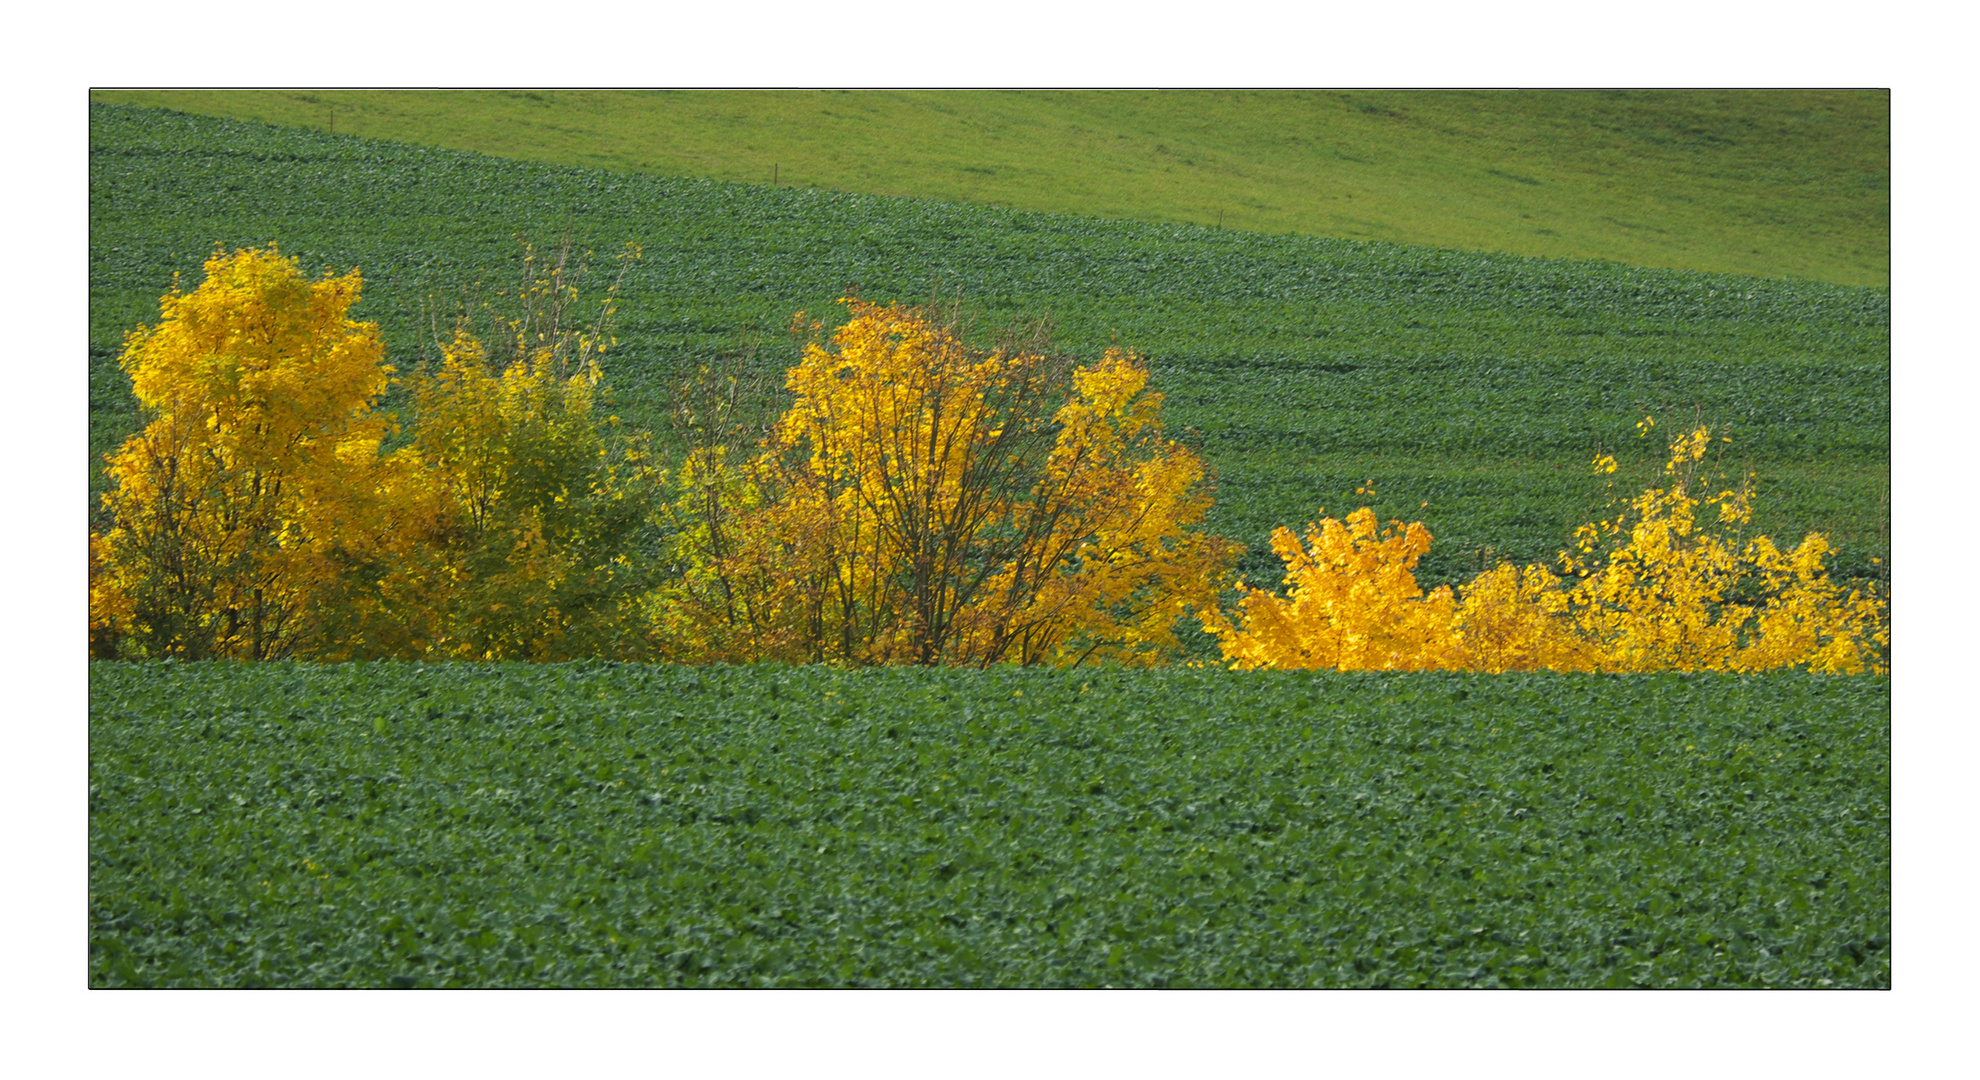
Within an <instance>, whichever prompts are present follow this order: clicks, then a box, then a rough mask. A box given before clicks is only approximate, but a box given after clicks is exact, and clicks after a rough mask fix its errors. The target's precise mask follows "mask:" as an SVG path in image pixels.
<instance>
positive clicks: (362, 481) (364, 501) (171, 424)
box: [90, 246, 409, 659]
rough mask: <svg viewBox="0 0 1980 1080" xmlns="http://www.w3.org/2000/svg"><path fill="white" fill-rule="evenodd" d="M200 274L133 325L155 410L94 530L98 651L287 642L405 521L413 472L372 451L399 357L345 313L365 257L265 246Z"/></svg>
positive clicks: (141, 394)
mask: <svg viewBox="0 0 1980 1080" xmlns="http://www.w3.org/2000/svg"><path fill="white" fill-rule="evenodd" d="M205 272H206V277H205V280H204V281H202V282H201V283H200V285H199V287H198V288H196V289H194V290H193V291H192V292H183V291H181V290H180V289H179V288H178V287H177V286H176V285H175V286H174V288H173V290H172V291H171V292H170V293H169V294H167V295H166V296H165V297H164V298H163V299H162V300H161V301H160V309H161V310H160V320H159V323H158V325H157V326H155V327H140V328H139V329H137V330H136V331H133V332H132V333H131V334H130V335H129V336H128V337H127V339H126V341H125V349H124V355H123V359H122V364H123V367H124V370H125V371H126V372H128V373H129V374H130V376H131V384H132V389H133V390H134V392H135V393H136V396H137V398H138V401H139V402H140V403H141V404H142V405H143V406H144V408H145V409H146V410H147V412H148V413H149V414H150V417H151V419H150V421H149V423H147V424H146V426H145V428H144V430H143V431H142V432H140V433H139V434H137V435H134V436H132V437H131V438H130V439H129V440H128V441H127V442H126V443H125V444H124V445H123V447H122V448H120V449H119V450H118V451H117V452H116V453H115V454H113V455H111V458H110V463H109V470H108V472H109V478H110V481H111V488H110V490H109V491H107V492H106V493H105V494H104V496H103V506H104V510H105V514H106V517H107V518H108V521H109V527H108V528H107V530H106V531H105V532H104V533H102V534H101V535H96V534H92V535H91V537H90V567H91V580H90V623H91V649H92V654H93V655H119V656H155V657H156V656H171V657H179V658H183V659H201V658H206V657H231V658H240V659H272V658H277V657H284V656H289V655H292V654H294V653H296V652H297V650H298V649H299V648H303V647H305V646H306V645H307V644H308V643H310V642H312V641H314V640H315V639H316V638H318V637H319V636H320V634H321V633H322V631H323V626H324V621H325V619H326V618H328V617H331V615H332V613H333V609H335V608H336V607H338V605H337V604H334V603H327V602H326V597H328V596H330V595H331V594H332V593H334V592H336V591H337V590H338V589H339V588H340V586H341V583H342V578H343V573H344V570H345V568H346V567H347V566H348V565H349V564H350V563H351V562H352V561H353V560H363V559H370V558H375V557H377V556H378V555H379V553H380V550H381V549H384V548H390V547H391V546H393V545H394V544H395V543H398V542H399V539H400V537H401V533H400V532H399V531H398V530H395V529H394V528H393V527H392V526H393V524H394V522H393V514H392V513H391V512H390V510H389V509H388V508H389V507H391V506H392V505H393V503H394V500H395V498H396V497H397V496H398V495H401V494H403V489H404V485H405V483H406V480H407V477H408V475H409V474H408V472H407V471H406V470H405V469H404V467H403V466H404V464H405V463H404V462H403V461H402V460H393V459H390V458H387V457H383V456H381V455H380V453H379V447H380V444H381V442H382V441H383V439H384V438H385V436H386V435H387V433H388V431H389V429H390V421H389V420H388V418H386V417H385V416H383V415H382V414H380V413H378V412H377V411H376V410H375V409H374V407H373V406H374V404H375V403H376V401H377V399H378V397H379V395H381V394H382V393H383V392H384V390H385V387H386V383H387V380H388V379H389V377H390V374H391V368H389V367H387V366H385V364H384V363H383V358H384V349H383V346H382V344H381V342H380V340H379V336H378V328H377V326H376V324H373V323H362V322H357V321H355V320H353V319H351V318H350V315H349V312H350V308H351V305H352V304H353V303H355V302H356V301H357V299H358V297H359V294H360V291H361V289H362V280H361V278H360V276H359V274H358V272H357V271H355V270H353V271H351V272H350V273H348V274H344V275H341V276H326V277H323V278H321V279H319V280H316V281H310V280H308V279H306V278H305V277H304V276H303V274H302V272H301V271H300V269H299V268H298V266H297V264H296V261H295V260H294V259H289V258H285V257H283V256H282V255H281V254H280V253H279V251H277V250H276V249H275V248H274V247H273V246H271V247H270V248H269V249H268V250H267V251H247V250H243V251H236V252H234V253H233V254H232V255H227V254H224V253H219V252H216V253H215V254H214V255H213V256H212V257H211V258H209V259H208V260H207V262H206V265H205Z"/></svg>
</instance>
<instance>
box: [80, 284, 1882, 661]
mask: <svg viewBox="0 0 1980 1080" xmlns="http://www.w3.org/2000/svg"><path fill="white" fill-rule="evenodd" d="M569 269H570V268H569V267H568V266H567V265H566V262H565V259H564V258H562V257H560V258H558V259H556V260H554V265H552V264H551V261H550V260H546V261H545V262H544V263H542V264H539V263H538V262H537V256H536V254H535V253H534V252H533V251H531V252H528V253H527V254H526V256H525V274H524V278H523V285H522V287H521V288H520V289H519V291H518V294H517V295H516V296H515V297H514V298H513V300H514V304H513V311H512V317H510V318H507V319H505V320H501V321H499V322H498V323H497V324H496V325H495V326H494V327H493V328H492V331H491V330H488V329H484V330H483V331H482V332H480V333H477V332H476V330H475V328H474V326H473V325H472V324H471V323H469V322H468V321H466V320H465V319H463V320H462V321H461V322H460V323H459V324H458V325H457V326H455V327H453V328H452V329H451V334H450V335H442V341H441V345H442V347H441V349H440V350H439V351H440V356H439V358H438V361H437V363H435V364H432V365H423V366H422V369H421V370H419V371H415V372H412V373H410V374H409V375H407V376H406V377H404V379H403V380H402V386H401V389H402V393H401V394H400V395H399V399H400V400H401V401H402V408H403V409H404V411H405V414H406V415H405V418H404V420H403V421H402V420H401V419H400V418H399V417H398V416H397V415H394V414H388V413H386V412H384V411H383V410H382V408H381V405H380V403H381V401H382V400H383V399H384V397H385V394H386V391H387V389H388V386H390V385H391V383H392V381H393V378H394V375H395V372H394V370H393V369H392V368H391V367H389V366H387V365H386V364H385V362H384V348H383V344H382V341H381V339H380V336H379V332H378V328H377V326H376V325H375V324H371V323H363V322H358V321H355V320H353V319H352V318H351V317H350V308H351V305H352V304H353V303H355V302H356V301H357V299H358V297H359V293H360V288H361V280H360V278H359V276H358V274H357V272H356V271H352V272H351V273H349V274H346V275H342V276H326V277H324V278H321V279H319V280H315V281H311V280H308V279H306V278H305V277H304V276H303V274H302V273H301V272H300V270H299V268H298V267H297V265H296V263H295V262H294V261H293V260H290V259H287V258H284V257H283V256H281V255H280V254H279V253H278V252H277V251H275V250H274V249H272V248H271V249H269V250H267V251H239V252H235V253H233V254H232V255H226V254H219V253H216V254H215V255H214V257H213V258H211V259H210V260H209V261H208V262H207V264H206V278H205V280H204V282H203V283H202V284H201V285H200V286H199V287H198V288H196V289H194V290H193V291H191V292H183V291H180V290H179V289H177V288H176V287H175V288H174V290H173V291H172V292H171V293H170V294H168V295H167V296H166V297H164V298H163V300H162V301H161V308H162V310H161V318H160V321H159V323H158V324H157V325H156V326H153V327H148V328H139V329H138V330H137V331H134V332H133V333H132V334H131V335H130V336H129V339H128V341H127V345H126V350H125V354H124V358H123V363H124V367H125V370H126V371H127V372H128V373H129V374H130V376H131V379H132V385H133V389H134V390H135V392H136V395H137V397H138V399H139V401H140V402H141V403H142V404H143V406H144V407H145V409H146V410H147V414H148V417H149V422H148V424H147V426H146V427H145V429H144V430H143V431H142V432H141V433H139V434H137V435H135V436H133V437H132V438H131V439H130V440H129V441H128V442H127V443H126V444H125V445H124V446H123V447H122V448H121V449H120V450H119V451H118V452H117V453H115V454H114V455H112V456H111V459H110V463H109V479H110V484H111V486H110V490H109V491H108V492H107V493H106V494H105V496H104V499H103V506H102V512H101V515H100V519H99V520H100V521H101V522H102V527H101V528H100V530H98V531H93V532H92V533H91V536H90V653H91V655H92V656H94V657H124V658H135V657H165V656H170V657H178V658H185V659H199V658H209V657H228V658H239V659H275V658H305V659H318V660H344V659H359V658H401V659H490V660H508V659H526V660H556V659H568V658H577V657H608V658H617V659H628V660H660V661H680V662H711V661H730V662H747V661H754V660H781V661H789V662H829V663H839V664H884V663H914V664H991V663H1026V664H1033V663H1046V664H1069V663H1079V662H1083V661H1111V662H1118V663H1129V664H1153V663H1161V662H1166V661H1171V660H1174V659H1177V658H1178V657H1179V653H1180V647H1179V644H1178V641H1177V638H1176V633H1177V629H1178V627H1179V626H1183V625H1187V622H1188V621H1189V620H1192V619H1193V620H1195V621H1197V622H1199V623H1200V624H1201V625H1202V626H1203V627H1204V628H1205V629H1206V630H1207V631H1209V632H1210V633H1211V634H1213V635H1215V636H1216V637H1217V638H1218V640H1219V642H1220V643H1221V645H1222V649H1223V652H1224V655H1225V658H1226V659H1227V660H1228V661H1229V662H1230V663H1231V664H1232V665H1233V666H1238V667H1337V668H1342V669H1350V668H1374V669H1389V668H1406V669H1421V668H1478V669H1485V670H1512V669H1521V668H1529V669H1530V668H1555V669H1562V670H1567V669H1587V670H1655V669H1669V668H1677V669H1683V670H1710V669H1730V670H1760V669H1764V668H1770V667H1782V666H1803V667H1809V668H1813V669H1815V670H1823V671H1857V670H1863V669H1865V668H1866V667H1869V668H1878V667H1880V666H1881V663H1882V660H1881V657H1882V655H1883V648H1884V647H1885V646H1886V645H1887V644H1888V634H1887V632H1886V631H1885V630H1884V629H1883V623H1882V611H1883V609H1882V606H1881V604H1880V602H1878V601H1877V600H1875V599H1874V598H1870V597H1866V596H1863V595H1861V594H1857V593H1852V592H1849V591H1847V590H1844V589H1842V588H1840V587H1839V586H1837V585H1834V584H1833V583H1831V582H1830V581H1829V580H1828V578H1827V576H1826V574H1825V573H1824V572H1823V571H1822V566H1821V561H1822V555H1823V551H1824V546H1823V543H1822V540H1821V538H1820V537H1819V536H1811V537H1810V538H1809V539H1808V540H1806V541H1804V542H1803V544H1802V545H1801V546H1800V547H1798V548H1796V549H1795V550H1794V551H1792V552H1780V551H1778V550H1776V549H1775V548H1774V547H1773V545H1772V544H1771V543H1769V542H1768V541H1767V540H1766V538H1764V537H1760V538H1757V539H1755V540H1753V541H1751V542H1748V543H1746V544H1744V545H1743V546H1742V545H1741V544H1740V543H1738V542H1737V539H1736V537H1734V536H1733V534H1732V533H1730V532H1727V531H1726V530H1734V531H1735V532H1736V531H1737V530H1738V529H1739V528H1742V527H1743V526H1744V525H1745V524H1746V522H1747V520H1748V519H1749V518H1750V509H1749V508H1748V506H1747V500H1746V497H1745V496H1744V495H1743V494H1736V493H1732V492H1727V493H1724V494H1722V495H1718V496H1713V497H1711V498H1710V499H1708V500H1704V502H1707V503H1711V504H1713V505H1716V506H1717V509H1718V511H1719V525H1720V526H1722V528H1721V529H1720V531H1719V532H1717V533H1713V532H1710V531H1708V530H1705V529H1703V528H1702V527H1694V526H1696V525H1697V522H1696V517H1697V515H1696V513H1695V511H1696V509H1697V507H1699V506H1700V505H1701V500H1700V498H1699V497H1697V496H1694V495H1693V494H1691V491H1690V485H1691V484H1692V482H1693V480H1692V473H1693V471H1695V470H1694V468H1693V466H1695V464H1696V463H1697V462H1698V461H1699V460H1701V459H1702V458H1703V449H1704V447H1705V445H1706V443H1705V440H1706V439H1707V436H1706V435H1705V434H1704V433H1703V432H1702V431H1701V432H1697V433H1694V434H1693V435H1691V436H1687V440H1688V441H1686V440H1680V444H1679V445H1678V446H1677V447H1675V448H1674V458H1673V462H1672V465H1671V466H1670V467H1669V468H1668V469H1667V470H1666V471H1667V480H1668V482H1667V483H1665V484H1664V485H1663V486H1662V487H1660V488H1658V489H1655V490H1653V491H1651V492H1647V493H1646V494H1645V495H1644V496H1643V497H1642V498H1641V499H1639V500H1637V501H1636V502H1635V503H1632V504H1631V505H1630V507H1629V508H1628V511H1627V512H1626V514H1625V515H1624V516H1622V517H1618V518H1617V519H1616V520H1615V521H1612V522H1605V523H1602V525H1600V526H1591V527H1589V530H1585V531H1584V534H1583V535H1582V536H1581V537H1580V541H1581V542H1580V544H1579V555H1578V556H1577V555H1569V556H1566V557H1565V560H1566V565H1565V566H1564V574H1565V576H1563V577H1557V576H1555V575H1553V574H1552V573H1550V572H1549V571H1547V570H1545V569H1543V568H1540V567H1527V568H1523V569H1522V568H1516V567H1511V566H1502V567H1500V568H1498V569H1496V570H1493V571H1490V572H1488V573H1486V574H1484V575H1481V576H1480V577H1479V578H1478V579H1476V580H1474V581H1473V582H1472V583H1470V584H1469V585H1467V586H1465V587H1462V588H1460V589H1458V590H1455V591H1454V590H1452V589H1450V588H1448V587H1445V588H1440V589H1438V590H1435V591H1433V592H1431V593H1429V594H1425V593H1423V592H1422V590H1420V589H1419V588H1417V586H1416V583H1415V581H1414V579H1413V577H1412V576H1411V570H1412V568H1413V566H1414V564H1415V562H1416V559H1417V558H1419V557H1420V556H1421V554H1422V553H1423V551H1424V550H1426V549H1427V546H1428V544H1429V534H1428V533H1427V532H1426V531H1424V530H1423V528H1422V526H1421V525H1420V524H1419V525H1410V526H1407V527H1405V526H1402V525H1400V524H1399V523H1394V524H1392V526H1391V527H1390V528H1389V529H1388V530H1383V529H1379V528H1377V527H1376V525H1375V522H1374V518H1373V515H1372V514H1371V513H1369V512H1368V511H1366V510H1363V511H1359V512H1357V513H1356V514H1351V515H1349V517H1348V519H1347V521H1346V522H1345V523H1343V522H1338V521H1333V520H1328V521H1325V522H1322V523H1318V524H1315V525H1314V526H1312V527H1311V529H1310V532H1309V535H1308V537H1307V539H1306V541H1305V542H1304V543H1302V542H1301V540H1300V539H1299V538H1298V537H1296V536H1294V535H1293V534H1292V533H1291V532H1290V531H1289V530H1283V529H1282V530H1280V532H1279V534H1278V535H1277V536H1275V538H1274V541H1273V543H1274V547H1275V549H1276V550H1277V551H1278V552H1279V554H1280V555H1281V557H1282V558H1283V559H1284V560H1285V562H1286V564H1287V568H1288V570H1287V577H1286V580H1285V582H1284V584H1285V586H1286V589H1285V591H1284V594H1283V595H1281V594H1279V593H1274V592H1268V591H1265V590H1258V589H1250V588H1245V587H1243V586H1242V585H1241V584H1239V585H1238V591H1237V596H1238V601H1237V606H1236V611H1235V615H1236V618H1235V619H1233V618H1232V617H1231V614H1230V613H1226V612H1225V611H1224V610H1223V608H1222V607H1221V606H1220V605H1221V602H1222V600H1223V598H1224V596H1225V594H1226V589H1227V587H1229V586H1230V585H1231V584H1232V582H1231V581H1230V572H1231V567H1232V566H1233V564H1234V562H1235V560H1236V558H1237V555H1238V554H1239V549H1238V547H1237V545H1235V544H1232V543H1229V542H1227V541H1224V540H1221V539H1219V538H1217V537H1215V536H1212V535H1210V534H1208V533H1205V532H1203V531H1202V530H1201V528H1200V526H1201V524H1202V521H1203V518H1204V516H1205V513H1206V512H1207V510H1208V509H1209V506H1210V485H1209V480H1208V477H1207V476H1206V473H1205V470H1204V466H1203V464H1202V462H1201V461H1200V459H1199V458H1198V457H1197V456H1196V455H1195V454H1194V453H1193V452H1192V451H1190V450H1189V449H1188V448H1186V447H1184V446H1182V445H1181V444H1179V443H1177V442H1175V441H1174V440H1171V439H1169V438H1167V437H1166V436H1165V435H1164V433H1163V429H1162V423H1161V407H1162V397H1161V395H1160V394H1157V393H1154V392H1152V391H1150V390H1149V389H1148V387H1147V380H1148V375H1147V371H1146V368H1145V367H1144V366H1143V365H1142V364H1141V363H1140V362H1139V361H1138V359H1137V358H1136V357H1134V356H1133V355H1131V354H1128V353H1125V352H1122V351H1119V350H1109V351H1107V352H1106V354H1105V355H1103V356H1102V357H1101V358H1100V359H1099V360H1098V361H1096V362H1094V363H1092V364H1089V365H1084V366H1080V365H1076V364H1074V363H1073V362H1072V361H1070V360H1068V359H1066V358H1065V357H1063V356H1061V355H1059V354H1057V353H1055V352H1053V351H1052V350H1051V349H1050V347H1049V343H1048V341H1047V339H1046V336H1045V334H1044V333H1043V331H1042V330H1041V329H1040V328H1036V327H1033V328H1024V327H1018V328H1014V329H1013V330H1012V331H1010V332H1008V333H1006V334H1005V335H1004V337H1003V338H1002V339H1001V340H1000V341H999V342H997V343H996V344H995V345H994V346H993V347H991V348H987V349H984V348H976V347H972V346H969V345H966V344H965V343H964V342H963V341H962V339H961V337H960V335H959V333H958V332H957V330H956V328H955V326H954V324H953V322H952V321H951V320H948V319H945V318H943V317H942V316H941V315H940V314H939V313H938V312H936V311H934V310H933V309H930V308H905V307H900V306H884V305H878V304H871V303H866V302H862V301H860V300H857V299H854V298H848V300H847V301H846V303H847V304H848V306H849V309H850V312H849V313H850V318H849V321H847V322H846V323H845V324H844V325H843V326H841V327H839V328H838V329H837V330H836V331H834V332H832V333H830V334H829V336H828V335H827V334H826V333H825V329H826V328H825V327H824V326H823V325H822V324H820V323H816V322H807V321H805V320H804V318H803V316H802V313H800V317H799V321H798V323H797V324H796V325H797V327H798V328H799V329H800V331H802V332H807V333H808V334H809V336H810V343H809V344H808V345H807V346H806V347H805V349H804V353H803V356H802V358H801V360H800V362H799V363H798V364H797V365H796V366H795V367H793V368H791V369H790V371H789V372H788V375H787V378H786V381H785V390H786V391H787V393H786V394H785V395H784V400H786V401H787V403H788V407H787V408H785V409H783V410H782V411H781V412H778V413H774V414H772V415H769V416H767V417H765V422H764V423H762V424H760V425H754V426H753V425H751V424H750V423H748V422H747V421H748V415H747V414H748V413H749V410H750V407H751V406H752V405H760V404H761V403H762V402H763V401H766V400H769V399H768V398H766V397H765V396H764V395H763V394H761V393H757V392H754V391H752V390H751V388H749V387H748V386H746V385H745V383H744V382H743V381H739V379H738V378H737V377H736V375H735V374H734V373H732V372H725V371H722V370H716V371H709V370H707V369H702V370H701V371H699V372H697V373H695V374H694V375H693V376H691V377H689V378H687V379H686V380H684V381H683V382H682V383H681V384H680V385H678V386H676V387H674V388H672V389H673V390H674V414H675V424H674V430H673V432H672V433H671V438H670V439H669V441H668V444H667V446H666V448H665V452H664V453H662V452H661V451H659V450H656V448H655V443H654V441H653V438H652V437H651V436H650V435H649V434H648V433H643V432H630V431H626V430H623V428H622V426H621V425H620V424H619V421H618V418H617V417H614V416H610V415H604V410H603V407H602V404H603V387H602V383H601V371H600V367H599V359H600V357H601V356H602V355H603V354H604V353H605V352H606V351H607V349H608V348H609V346H610V344H611V343H612V342H611V338H610V335H609V329H608V319H609V316H610V313H611V310H612V306H613V304H614V303H615V296H616V288H615V289H614V290H612V291H610V292H608V293H607V295H606V298H605V300H604V302H603V304H602V306H601V308H600V311H601V314H600V317H599V319H598V321H596V322H595V323H593V324H592V325H590V326H589V327H585V326H581V325H578V320H576V319H575V318H574V316H573V313H574V312H575V311H576V310H577V300H578V295H577V286H576V281H575V278H574V277H573V276H572V275H570V274H569V273H568V271H569ZM1610 467H1611V468H1613V464H1612V463H1611V464H1610ZM1598 549H1599V550H1598ZM1577 559H1578V560H1579V561H1577Z"/></svg>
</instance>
